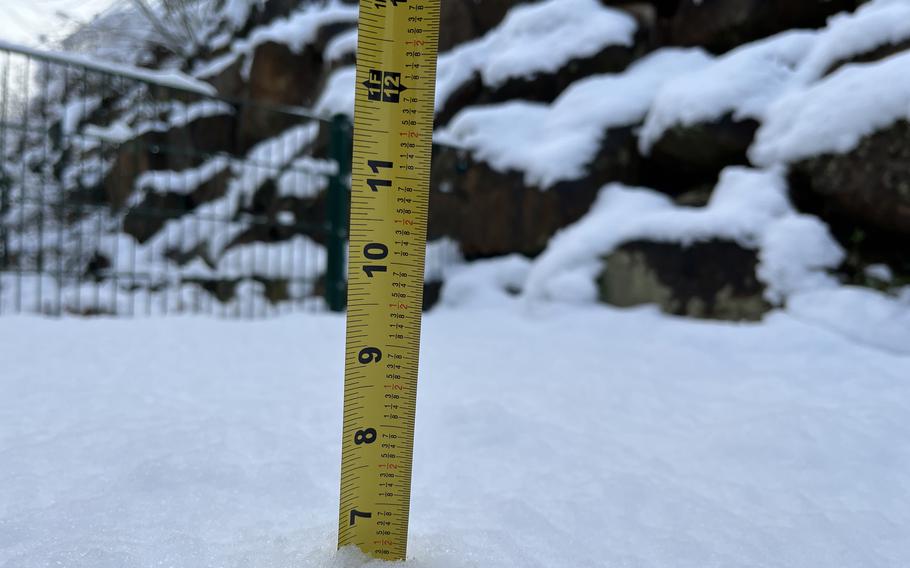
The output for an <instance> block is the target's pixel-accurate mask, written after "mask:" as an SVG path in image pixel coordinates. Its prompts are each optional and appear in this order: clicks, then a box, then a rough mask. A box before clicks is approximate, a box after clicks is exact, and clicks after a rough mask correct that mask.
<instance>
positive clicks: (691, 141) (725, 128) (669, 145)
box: [641, 113, 759, 195]
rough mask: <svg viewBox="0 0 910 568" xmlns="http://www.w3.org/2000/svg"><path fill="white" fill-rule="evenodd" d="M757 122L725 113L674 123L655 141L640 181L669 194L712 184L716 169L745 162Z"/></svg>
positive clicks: (715, 179) (716, 172) (718, 171)
mask: <svg viewBox="0 0 910 568" xmlns="http://www.w3.org/2000/svg"><path fill="white" fill-rule="evenodd" d="M758 127H759V123H758V122H757V121H755V120H752V119H743V120H736V119H734V118H733V115H732V114H729V113H728V114H726V115H724V116H723V117H721V118H720V119H718V120H716V121H713V122H700V123H696V124H691V125H682V124H679V125H676V126H674V127H672V128H670V129H668V130H667V131H666V132H664V133H663V135H662V136H661V137H660V138H659V139H658V140H657V142H655V144H654V146H653V147H652V148H651V149H650V152H649V155H648V157H647V158H646V159H645V165H644V166H643V170H642V180H641V181H642V183H643V184H644V185H646V186H648V187H653V188H654V189H658V190H660V191H663V192H665V193H669V194H671V195H678V194H680V193H682V192H685V191H688V190H689V189H691V188H692V187H695V186H700V185H706V184H707V185H713V184H714V183H715V182H716V181H717V177H718V175H719V174H720V172H721V171H722V170H723V169H724V168H726V167H728V166H735V165H746V164H748V163H749V160H748V158H747V156H746V153H747V151H748V149H749V147H750V146H751V145H752V141H753V139H754V138H755V133H756V131H757V130H758Z"/></svg>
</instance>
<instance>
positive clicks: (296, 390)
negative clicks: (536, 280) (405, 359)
mask: <svg viewBox="0 0 910 568" xmlns="http://www.w3.org/2000/svg"><path fill="white" fill-rule="evenodd" d="M36 346H40V348H39V347H36ZM343 348H344V328H343V319H342V318H341V317H337V316H330V315H325V316H310V317H307V316H292V317H283V318H278V319H272V320H268V321H261V322H252V323H250V322H224V321H217V320H211V319H202V318H172V319H148V320H133V321H128V320H109V319H100V318H99V319H92V320H83V319H63V320H58V321H54V320H47V319H39V318H26V317H11V318H10V317H7V318H0V360H3V361H4V372H3V373H2V374H0V424H3V428H0V454H2V460H0V567H3V568H37V567H43V566H65V567H67V568H83V567H84V568H123V567H125V566H130V567H151V566H174V567H184V566H186V567H189V566H192V567H224V568H235V567H236V568H240V567H244V568H286V567H292V566H293V567H305V568H355V567H363V566H370V567H371V568H378V567H379V566H384V565H385V564H381V563H378V562H375V563H366V562H365V561H364V560H363V559H361V558H359V557H358V555H357V554H356V553H354V552H353V551H351V550H345V551H343V552H342V553H340V554H336V553H335V550H334V545H335V530H336V527H335V523H336V519H337V510H336V508H337V504H338V479H339V462H340V444H339V431H340V427H341V407H342V400H341V396H342V388H341V381H342V361H343ZM36 355H40V356H36ZM421 364H422V369H421V385H420V396H419V409H418V414H417V437H416V446H415V468H414V480H413V494H412V500H411V505H412V506H411V511H412V515H411V537H410V547H409V552H410V555H409V557H410V559H409V561H408V562H407V563H405V564H403V565H402V566H406V567H414V568H467V567H474V568H498V567H503V568H513V567H516V566H521V567H548V568H575V567H580V566H584V567H595V566H603V567H613V566H660V567H669V566H672V567H679V568H686V567H693V568H695V567H698V568H702V567H705V566H749V567H756V568H815V567H818V568H828V567H830V566H837V567H838V568H869V567H870V566H875V567H877V568H901V567H904V566H907V565H908V564H910V540H908V539H907V538H906V535H907V534H908V533H910V476H908V475H907V473H908V471H910V421H908V420H907V416H908V413H910V383H908V378H910V358H907V357H898V356H895V355H893V354H889V353H887V352H882V351H878V350H873V349H868V348H865V347H863V346H860V345H857V344H856V343H854V342H852V341H849V340H846V339H844V338H843V337H841V336H838V335H834V334H831V333H828V332H825V331H823V330H820V329H818V328H816V327H814V326H811V325H808V324H806V323H803V322H801V321H798V320H796V319H794V318H792V317H790V316H788V315H785V314H776V315H774V316H773V317H771V318H769V319H768V320H767V321H766V322H764V323H762V324H758V325H732V324H723V323H704V322H692V321H687V320H683V319H677V318H669V317H665V316H661V315H659V314H657V313H655V311H654V310H651V309H636V310H614V309H610V308H606V307H586V308H584V309H576V308H569V307H565V306H563V307H561V308H560V309H559V310H553V311H550V312H547V313H543V314H538V315H537V316H535V317H530V316H528V315H527V314H526V313H525V312H523V311H522V310H520V309H518V308H517V307H516V306H515V305H514V303H512V302H508V301H507V300H503V301H502V302H500V304H499V305H496V306H494V305H489V304H487V305H484V306H483V307H482V308H478V309H469V308H461V309H438V310H437V311H436V312H435V313H431V314H430V315H428V316H427V317H426V318H425V322H424V333H423V345H422V354H421Z"/></svg>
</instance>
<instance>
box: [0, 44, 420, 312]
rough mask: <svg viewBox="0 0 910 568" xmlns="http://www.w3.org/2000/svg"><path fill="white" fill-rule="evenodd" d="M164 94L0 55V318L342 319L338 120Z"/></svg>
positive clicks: (54, 63)
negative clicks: (306, 314)
mask: <svg viewBox="0 0 910 568" xmlns="http://www.w3.org/2000/svg"><path fill="white" fill-rule="evenodd" d="M175 82H176V80H175V79H174V78H172V77H169V76H167V75H164V74H162V73H158V74H157V75H146V74H140V73H138V72H136V71H131V70H123V69H116V68H112V66H107V65H98V64H95V63H92V62H88V61H81V60H78V59H74V58H73V57H70V56H63V55H59V54H56V55H55V54H46V53H36V52H33V51H29V50H26V49H22V48H15V47H11V46H0V313H20V312H38V313H44V314H49V315H59V314H66V313H71V314H83V315H92V314H111V315H138V314H169V313H213V314H219V315H225V316H241V317H261V316H267V315H271V314H277V313H284V312H289V311H299V310H321V309H326V308H329V309H333V310H340V309H343V307H344V298H345V296H344V292H345V290H344V288H345V282H344V280H345V270H346V268H345V265H346V261H345V252H346V251H345V248H346V244H345V239H346V231H347V227H346V225H347V216H348V202H349V183H350V148H351V125H350V124H349V122H348V120H347V119H345V118H342V117H336V119H334V120H332V121H325V120H321V119H319V118H318V117H314V116H312V115H310V114H309V113H307V112H306V111H304V110H302V109H296V108H285V107H276V106H270V105H265V104H259V103H254V102H251V101H247V100H231V99H226V98H221V97H215V96H211V95H210V94H208V93H206V92H205V90H204V89H201V88H197V87H196V86H195V85H193V84H188V85H184V84H175ZM431 262H432V260H431Z"/></svg>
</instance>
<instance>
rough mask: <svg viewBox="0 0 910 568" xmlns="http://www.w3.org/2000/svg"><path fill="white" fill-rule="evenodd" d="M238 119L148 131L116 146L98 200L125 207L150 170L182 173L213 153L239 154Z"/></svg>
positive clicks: (210, 119)
mask: <svg viewBox="0 0 910 568" xmlns="http://www.w3.org/2000/svg"><path fill="white" fill-rule="evenodd" d="M235 121H236V117H235V116H234V115H232V114H217V115H212V116H205V117H201V118H198V119H196V120H194V121H192V122H190V123H188V124H186V125H183V126H176V127H173V128H171V129H169V130H166V131H163V132H156V131H155V132H146V133H144V134H141V135H140V136H138V137H136V138H134V139H132V140H129V141H127V142H124V143H123V144H120V145H119V146H117V147H116V149H115V150H114V155H113V156H112V161H113V165H112V166H111V168H110V169H109V170H108V173H107V175H106V176H105V177H104V179H103V180H102V181H101V184H100V186H99V187H98V188H97V189H98V191H97V195H92V198H93V199H95V200H96V201H99V202H102V203H107V204H109V205H110V206H111V207H113V208H115V209H116V208H119V207H122V206H123V205H124V204H125V203H126V201H127V199H129V197H130V195H132V193H133V190H134V185H135V182H136V178H138V177H139V176H140V175H141V174H143V173H144V172H147V171H157V170H171V171H180V170H184V169H187V168H192V167H196V166H198V165H200V164H201V163H202V162H203V161H204V160H205V159H206V158H207V157H208V155H210V154H214V153H217V152H232V153H236V150H237V148H236V146H235V145H234V144H233V140H234V130H235V127H236V122H235Z"/></svg>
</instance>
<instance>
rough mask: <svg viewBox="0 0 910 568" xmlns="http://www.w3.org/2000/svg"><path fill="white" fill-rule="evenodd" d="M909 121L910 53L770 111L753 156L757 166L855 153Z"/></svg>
mask: <svg viewBox="0 0 910 568" xmlns="http://www.w3.org/2000/svg"><path fill="white" fill-rule="evenodd" d="M898 120H910V53H901V54H898V55H894V56H892V57H889V58H887V59H884V60H882V61H880V62H877V63H869V64H865V65H847V66H844V67H843V68H841V69H839V70H838V71H836V72H835V73H833V74H832V75H830V76H828V77H825V78H824V79H822V80H821V81H819V82H818V83H815V84H813V85H811V86H809V87H807V88H805V89H797V90H793V91H791V92H788V93H787V94H785V95H783V96H781V98H780V99H778V100H777V101H775V102H774V103H773V104H772V105H771V106H770V108H769V109H768V111H767V113H766V116H765V121H764V123H763V124H762V127H761V128H760V129H759V131H758V134H757V135H756V139H755V142H754V143H753V145H752V148H751V149H750V150H749V157H750V159H751V160H752V162H753V163H755V164H757V165H763V166H764V165H771V164H777V163H793V162H797V161H799V160H802V159H806V158H810V157H813V156H818V155H822V154H827V153H836V154H843V153H847V152H850V151H851V150H853V149H855V148H856V147H857V145H858V144H859V142H860V141H861V140H862V139H863V137H865V136H868V135H870V134H873V133H875V132H876V131H878V130H880V129H883V128H885V127H888V126H890V125H891V124H893V123H894V122H896V121H898Z"/></svg>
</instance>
